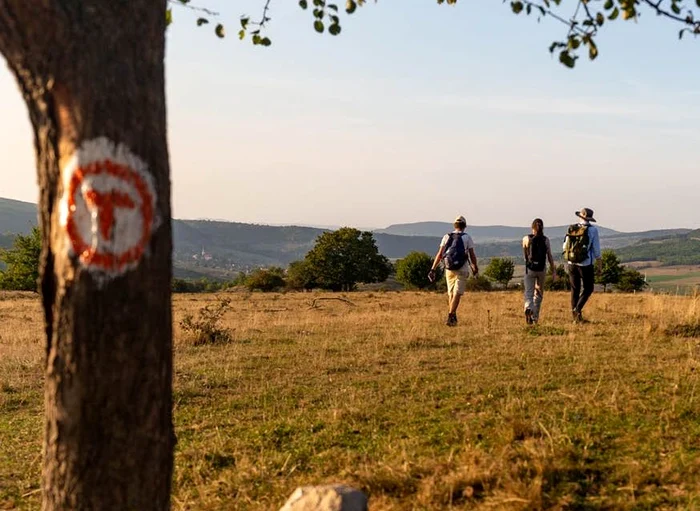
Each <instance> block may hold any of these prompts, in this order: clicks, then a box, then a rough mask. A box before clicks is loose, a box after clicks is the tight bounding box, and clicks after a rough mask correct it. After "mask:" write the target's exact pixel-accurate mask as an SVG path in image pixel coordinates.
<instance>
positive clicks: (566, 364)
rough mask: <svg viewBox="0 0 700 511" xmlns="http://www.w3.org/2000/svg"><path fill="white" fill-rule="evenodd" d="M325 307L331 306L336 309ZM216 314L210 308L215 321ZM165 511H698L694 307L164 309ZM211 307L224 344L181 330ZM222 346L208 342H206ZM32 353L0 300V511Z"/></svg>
mask: <svg viewBox="0 0 700 511" xmlns="http://www.w3.org/2000/svg"><path fill="white" fill-rule="evenodd" d="M335 298H343V299H344V300H345V301H344V300H337V299H335ZM222 299H223V300H230V302H229V303H228V304H227V303H226V301H223V302H222ZM174 300H175V326H176V343H175V376H174V402H175V409H174V418H175V429H176V434H177V439H178V443H177V448H176V454H175V458H176V470H175V475H174V488H173V506H172V507H173V509H175V510H227V509H241V510H273V509H278V508H279V507H280V506H281V505H282V503H283V502H284V501H285V500H286V498H287V497H288V496H289V495H290V494H291V492H292V491H293V490H294V489H295V488H296V487H297V486H300V485H304V484H310V483H327V482H343V483H347V484H350V485H352V486H355V487H357V488H360V489H362V490H364V491H365V492H366V493H367V494H368V495H369V496H370V509H372V510H373V511H374V510H377V511H379V510H404V509H406V510H408V509H416V510H418V509H450V508H454V509H512V510H526V509H527V510H535V509H551V510H563V509H590V510H593V509H630V510H631V509H635V510H636V509H669V510H670V509H700V414H699V412H698V410H699V409H700V406H699V404H700V403H698V396H696V394H697V384H698V381H699V379H700V376H699V373H700V326H699V325H700V298H698V297H695V298H693V297H682V296H656V295H651V294H637V295H620V294H607V295H603V294H595V295H593V297H592V299H591V302H590V305H589V306H588V307H587V309H586V312H587V317H588V318H589V320H590V322H589V323H586V324H581V325H575V324H573V323H572V322H571V317H570V313H569V309H568V295H566V294H565V293H548V294H547V295H546V296H545V303H544V308H543V314H542V321H541V324H540V325H539V326H537V327H527V326H526V325H525V324H524V319H523V316H522V311H521V296H520V294H519V293H516V292H494V293H484V294H480V293H476V294H470V295H467V296H466V298H465V300H464V302H463V305H462V308H461V310H460V314H459V317H460V325H459V326H458V327H456V328H453V329H450V328H447V327H445V326H444V325H443V324H442V322H443V320H444V317H443V316H444V312H445V310H444V309H445V306H446V299H445V297H444V296H443V295H439V294H435V293H418V292H400V293H399V292H373V293H372V292H363V293H349V294H346V295H336V294H327V293H320V292H319V293H287V294H262V293H252V294H251V293H230V294H222V295H219V296H215V295H176V296H175V298H174ZM219 305H222V307H223V308H222V313H223V316H222V319H221V324H220V326H221V327H222V328H223V329H228V334H230V335H228V336H227V335H220V336H218V337H216V338H215V341H216V342H213V343H208V344H207V343H205V344H197V343H195V342H194V339H193V338H192V337H191V336H190V335H189V334H188V333H187V332H184V331H183V330H182V328H181V327H180V322H181V321H182V319H183V318H184V317H185V316H186V315H187V314H192V315H194V317H195V319H196V317H197V313H198V312H199V311H200V310H201V309H202V308H203V307H205V306H210V308H211V309H215V308H216V307H218V306H219ZM223 333H224V334H225V333H226V332H223ZM42 366H43V340H42V324H41V314H40V305H39V302H38V300H37V299H36V297H35V296H32V295H27V294H20V293H14V294H13V293H6V294H0V509H20V510H29V509H38V508H39V506H40V492H39V477H40V466H41V433H42V426H43V419H42V414H43V389H42Z"/></svg>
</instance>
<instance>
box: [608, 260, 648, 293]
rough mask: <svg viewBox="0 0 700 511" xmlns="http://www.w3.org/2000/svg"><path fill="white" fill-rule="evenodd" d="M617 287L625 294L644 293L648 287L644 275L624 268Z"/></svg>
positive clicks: (632, 269)
mask: <svg viewBox="0 0 700 511" xmlns="http://www.w3.org/2000/svg"><path fill="white" fill-rule="evenodd" d="M615 287H616V288H617V290H618V291H622V292H623V293H634V292H637V291H643V290H644V289H645V288H646V287H647V282H646V279H645V278H644V275H642V274H641V273H639V272H638V271H637V270H635V269H634V268H629V267H627V266H624V267H623V268H622V272H621V274H620V279H619V280H618V281H617V283H616V284H615Z"/></svg>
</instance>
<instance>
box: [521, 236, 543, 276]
mask: <svg viewBox="0 0 700 511" xmlns="http://www.w3.org/2000/svg"><path fill="white" fill-rule="evenodd" d="M525 266H526V267H527V269H528V270H530V271H543V270H544V269H545V268H546V267H547V240H546V238H545V237H544V236H535V235H533V234H531V235H530V249H529V251H528V258H527V261H526V262H525Z"/></svg>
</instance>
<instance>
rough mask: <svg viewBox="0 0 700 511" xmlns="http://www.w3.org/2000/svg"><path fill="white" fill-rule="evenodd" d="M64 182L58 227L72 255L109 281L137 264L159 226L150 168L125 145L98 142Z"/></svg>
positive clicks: (87, 146) (87, 145)
mask: <svg viewBox="0 0 700 511" xmlns="http://www.w3.org/2000/svg"><path fill="white" fill-rule="evenodd" d="M62 179H63V196H62V197H61V201H60V204H59V224H60V226H61V228H62V230H63V232H64V233H65V235H66V237H67V238H68V239H67V241H68V243H67V244H66V245H67V246H68V248H69V251H70V253H71V255H72V256H74V257H77V259H78V261H79V263H80V265H81V266H83V267H84V268H85V269H87V270H89V271H91V272H98V273H101V274H104V275H106V276H108V277H115V276H118V275H121V274H123V273H125V272H126V271H128V270H130V269H133V268H135V267H136V266H138V264H139V262H140V261H141V259H142V258H143V256H144V254H145V253H146V251H147V248H148V243H149V242H150V240H151V235H152V234H153V231H154V229H155V228H156V227H157V223H158V217H157V211H156V193H155V187H154V186H153V179H152V177H151V175H150V174H149V173H148V172H147V166H146V164H145V163H144V162H143V161H142V160H141V159H140V158H138V157H137V156H136V155H134V154H133V153H132V152H131V151H130V150H129V149H128V148H127V147H126V146H124V145H123V144H119V145H116V144H115V143H114V142H112V141H110V140H108V139H106V138H97V139H94V140H90V141H87V142H84V143H83V145H82V146H81V147H80V149H79V150H78V151H77V152H76V154H75V155H74V156H73V157H72V158H71V160H70V162H69V163H68V164H67V165H66V166H65V168H64V169H63V170H62Z"/></svg>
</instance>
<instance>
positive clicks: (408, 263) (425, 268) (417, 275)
mask: <svg viewBox="0 0 700 511" xmlns="http://www.w3.org/2000/svg"><path fill="white" fill-rule="evenodd" d="M432 266H433V258H432V257H430V256H429V255H428V254H426V253H425V252H411V253H409V254H407V255H406V257H404V258H403V259H400V260H399V261H397V262H396V280H398V281H399V282H401V283H402V284H403V285H404V286H406V287H408V288H417V289H426V288H428V287H434V286H435V283H434V282H430V281H429V280H428V272H429V271H430V269H431V268H432ZM438 279H439V276H436V279H435V280H436V282H437V280H438Z"/></svg>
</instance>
